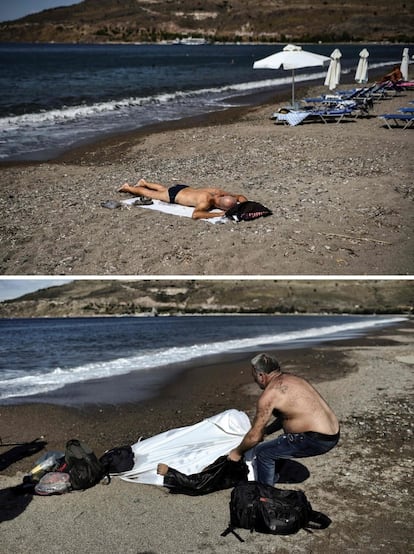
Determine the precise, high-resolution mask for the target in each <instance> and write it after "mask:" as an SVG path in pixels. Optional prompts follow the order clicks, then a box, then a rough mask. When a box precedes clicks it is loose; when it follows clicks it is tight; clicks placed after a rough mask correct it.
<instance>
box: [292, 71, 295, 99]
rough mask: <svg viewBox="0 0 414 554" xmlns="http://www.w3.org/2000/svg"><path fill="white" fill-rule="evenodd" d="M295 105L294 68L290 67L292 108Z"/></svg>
mask: <svg viewBox="0 0 414 554" xmlns="http://www.w3.org/2000/svg"><path fill="white" fill-rule="evenodd" d="M294 107H295V70H294V69H292V108H294Z"/></svg>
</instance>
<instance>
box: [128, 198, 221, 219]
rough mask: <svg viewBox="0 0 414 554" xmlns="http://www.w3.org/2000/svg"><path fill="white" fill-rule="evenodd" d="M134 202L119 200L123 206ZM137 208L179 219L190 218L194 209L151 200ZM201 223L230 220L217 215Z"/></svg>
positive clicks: (133, 199)
mask: <svg viewBox="0 0 414 554" xmlns="http://www.w3.org/2000/svg"><path fill="white" fill-rule="evenodd" d="M136 200H137V198H128V199H127V200H121V204H124V205H125V206H129V205H134V202H136ZM137 207H138V208H144V209H146V210H156V211H158V212H163V213H166V214H171V215H178V216H181V217H191V216H192V215H193V211H194V208H189V207H187V206H180V205H179V204H168V203H167V202H162V201H161V200H153V203H152V204H143V205H140V204H137ZM212 211H214V210H212ZM203 221H208V222H209V223H227V222H228V221H230V220H229V219H228V218H227V217H226V216H222V215H219V216H217V217H211V218H205V219H204V218H203Z"/></svg>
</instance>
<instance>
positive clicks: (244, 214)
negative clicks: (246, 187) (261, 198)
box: [226, 200, 272, 221]
mask: <svg viewBox="0 0 414 554" xmlns="http://www.w3.org/2000/svg"><path fill="white" fill-rule="evenodd" d="M271 214H272V212H271V211H270V210H269V208H266V207H265V206H263V204H260V203H259V202H253V201H252V200H246V202H240V204H236V205H235V206H233V207H232V208H230V209H229V210H227V212H226V217H228V218H230V219H234V220H235V221H250V220H251V219H256V218H257V217H265V216H267V215H271Z"/></svg>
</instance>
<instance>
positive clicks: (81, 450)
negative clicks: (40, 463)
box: [65, 439, 105, 490]
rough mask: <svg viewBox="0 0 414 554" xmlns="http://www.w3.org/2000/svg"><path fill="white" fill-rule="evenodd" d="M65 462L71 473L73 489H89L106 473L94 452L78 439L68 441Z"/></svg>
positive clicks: (66, 469)
mask: <svg viewBox="0 0 414 554" xmlns="http://www.w3.org/2000/svg"><path fill="white" fill-rule="evenodd" d="M65 462H66V464H67V467H66V468H65V471H66V473H69V477H70V484H71V487H72V489H73V490H84V489H89V488H90V487H93V486H94V485H96V484H97V483H99V481H100V480H101V479H102V478H103V477H104V475H105V471H104V467H103V465H102V464H101V463H100V462H99V461H98V458H97V457H96V455H95V454H94V452H93V451H92V450H91V449H90V448H89V446H87V445H86V444H85V443H83V442H81V441H79V440H78V439H71V440H69V441H68V442H67V443H66V449H65Z"/></svg>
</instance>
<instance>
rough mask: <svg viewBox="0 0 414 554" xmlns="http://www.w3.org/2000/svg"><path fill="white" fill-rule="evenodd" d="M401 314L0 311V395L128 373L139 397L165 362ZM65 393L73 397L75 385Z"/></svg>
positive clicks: (290, 341)
mask: <svg viewBox="0 0 414 554" xmlns="http://www.w3.org/2000/svg"><path fill="white" fill-rule="evenodd" d="M403 320H404V318H398V317H388V316H382V317H381V316H309V315H307V316H297V315H286V316H236V315H231V316H169V317H102V318H101V317H94V318H58V319H55V318H50V319H49V318H45V319H0V403H3V404H5V403H14V402H31V401H33V400H34V401H36V398H37V397H41V396H42V395H47V394H48V393H51V392H53V391H55V392H56V391H58V390H61V391H63V397H64V388H65V387H66V386H71V387H72V390H76V387H75V389H73V386H74V385H78V390H79V393H78V394H79V399H78V400H79V402H80V403H82V400H81V395H82V389H83V387H84V386H85V385H88V384H89V385H90V384H91V383H92V385H93V384H94V383H95V384H96V383H102V382H104V381H105V379H109V378H112V379H113V378H115V377H118V378H120V377H123V378H124V377H125V376H126V377H127V376H128V375H129V376H131V375H132V376H133V378H134V383H135V386H137V388H138V389H142V390H141V394H140V398H145V397H148V396H151V395H153V394H154V392H156V390H157V389H158V388H159V387H161V386H162V385H163V383H164V382H165V379H168V376H169V371H170V370H171V371H174V372H177V370H178V371H179V370H180V368H184V367H185V368H187V369H188V368H190V369H191V367H195V366H197V365H201V366H202V365H205V361H206V360H207V359H208V360H209V363H214V360H219V359H221V357H222V356H223V355H226V354H235V353H246V354H249V353H256V352H257V351H263V350H266V349H287V348H289V349H290V348H303V347H305V346H306V347H309V346H313V345H315V344H320V343H324V342H327V341H331V340H347V339H350V338H354V337H356V336H361V335H363V334H364V333H367V332H369V331H371V330H372V329H374V328H382V327H385V326H391V325H395V324H397V323H398V322H400V321H403ZM206 367H208V364H207V365H206ZM160 368H163V372H159V371H158V370H159V369H160ZM115 388H116V387H115ZM113 392H114V394H113V396H112V398H113V401H114V400H115V399H116V393H115V391H113ZM74 396H75V397H74ZM70 401H71V403H75V404H76V403H77V398H76V393H75V394H74V395H73V394H72V398H71V399H70ZM99 401H100V399H99V397H97V398H96V402H99Z"/></svg>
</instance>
